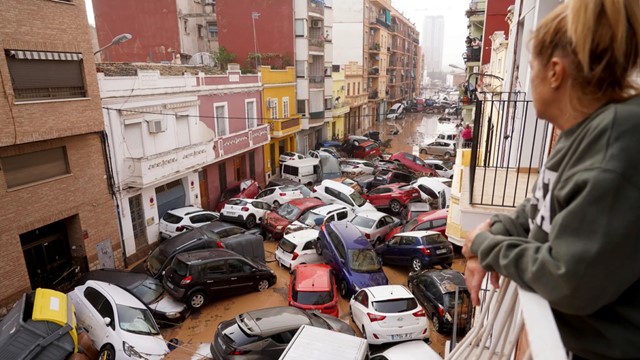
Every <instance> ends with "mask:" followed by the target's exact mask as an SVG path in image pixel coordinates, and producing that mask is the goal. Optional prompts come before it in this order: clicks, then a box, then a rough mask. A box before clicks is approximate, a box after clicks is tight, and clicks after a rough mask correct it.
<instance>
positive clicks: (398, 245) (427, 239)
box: [376, 231, 453, 271]
mask: <svg viewBox="0 0 640 360" xmlns="http://www.w3.org/2000/svg"><path fill="white" fill-rule="evenodd" d="M376 253H378V255H380V257H381V258H382V262H384V263H385V264H390V265H404V266H411V269H413V270H416V271H417V270H420V269H422V268H423V267H424V268H427V267H433V266H436V265H441V266H445V267H450V266H451V264H452V263H453V245H451V243H449V241H448V240H447V239H446V238H445V237H444V236H443V235H442V234H440V233H439V232H435V231H409V232H403V233H399V234H395V235H394V236H393V237H392V238H391V239H389V241H388V242H386V243H385V244H383V245H380V246H378V247H377V248H376Z"/></svg>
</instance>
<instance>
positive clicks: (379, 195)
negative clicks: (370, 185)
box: [367, 187, 391, 207]
mask: <svg viewBox="0 0 640 360" xmlns="http://www.w3.org/2000/svg"><path fill="white" fill-rule="evenodd" d="M390 193H391V189H389V188H385V187H377V188H375V189H373V190H371V191H369V193H368V194H367V200H369V202H370V203H371V205H373V206H375V207H378V206H382V205H384V206H388V205H389V199H388V198H389V194H390ZM385 199H386V203H385Z"/></svg>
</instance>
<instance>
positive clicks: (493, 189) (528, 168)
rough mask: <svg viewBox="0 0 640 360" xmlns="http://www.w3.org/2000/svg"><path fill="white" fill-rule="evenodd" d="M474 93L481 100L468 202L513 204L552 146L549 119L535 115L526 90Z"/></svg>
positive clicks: (477, 108)
mask: <svg viewBox="0 0 640 360" xmlns="http://www.w3.org/2000/svg"><path fill="white" fill-rule="evenodd" d="M473 96H477V100H476V102H475V118H474V125H473V140H472V145H471V164H470V181H471V184H470V194H469V195H470V203H471V204H474V205H487V206H498V207H515V206H516V205H517V204H518V203H519V202H520V201H522V200H523V199H524V197H525V196H526V194H527V193H528V190H529V187H530V186H531V185H533V182H534V181H535V178H536V177H537V171H538V169H539V168H540V167H541V166H542V163H543V160H544V158H545V154H546V151H547V149H548V148H549V144H548V140H550V139H547V138H548V133H549V131H548V129H549V125H548V123H547V122H545V121H543V120H540V119H538V118H537V117H536V115H535V111H534V109H533V107H531V106H530V105H531V104H532V102H531V100H527V99H526V94H525V93H523V92H515V93H478V94H473ZM474 192H479V195H478V194H474ZM474 195H475V196H474Z"/></svg>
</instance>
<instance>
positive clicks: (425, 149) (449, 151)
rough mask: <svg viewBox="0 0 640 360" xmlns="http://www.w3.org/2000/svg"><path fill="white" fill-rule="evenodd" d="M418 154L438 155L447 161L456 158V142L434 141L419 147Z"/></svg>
mask: <svg viewBox="0 0 640 360" xmlns="http://www.w3.org/2000/svg"><path fill="white" fill-rule="evenodd" d="M420 154H429V155H439V156H442V157H444V159H445V160H448V159H451V158H452V157H455V156H456V142H455V141H452V140H436V141H433V142H430V143H427V144H426V145H422V146H420Z"/></svg>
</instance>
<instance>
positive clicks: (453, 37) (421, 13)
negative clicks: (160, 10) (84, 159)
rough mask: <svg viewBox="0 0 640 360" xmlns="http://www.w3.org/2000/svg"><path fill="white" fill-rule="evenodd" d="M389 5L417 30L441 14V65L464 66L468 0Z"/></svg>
mask: <svg viewBox="0 0 640 360" xmlns="http://www.w3.org/2000/svg"><path fill="white" fill-rule="evenodd" d="M132 1H135V0H132ZM334 1H341V0H334ZM85 3H86V6H87V16H88V17H89V23H90V24H92V25H95V20H94V18H93V5H92V3H91V0H85ZM391 5H393V7H395V8H396V9H398V10H399V11H400V12H402V13H403V14H404V16H406V17H407V18H409V20H411V21H412V22H413V23H415V24H416V28H417V29H418V31H419V32H422V24H423V22H424V18H425V16H428V15H443V16H444V54H443V59H442V66H443V67H445V69H443V70H444V71H448V70H451V69H450V68H449V67H448V66H447V65H449V64H456V65H458V66H462V67H464V62H463V61H462V53H463V52H464V50H465V47H464V39H465V37H466V36H467V33H468V31H467V18H466V17H465V15H464V11H465V10H466V9H467V8H468V7H469V0H440V1H434V0H391Z"/></svg>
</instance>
